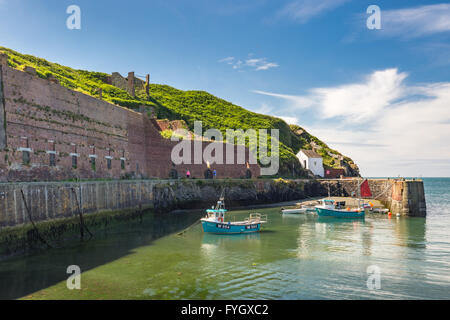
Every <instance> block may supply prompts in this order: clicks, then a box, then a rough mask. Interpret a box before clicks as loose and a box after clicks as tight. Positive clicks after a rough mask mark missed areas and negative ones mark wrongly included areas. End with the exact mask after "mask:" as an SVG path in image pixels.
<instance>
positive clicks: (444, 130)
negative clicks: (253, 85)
mask: <svg viewBox="0 0 450 320" xmlns="http://www.w3.org/2000/svg"><path fill="white" fill-rule="evenodd" d="M406 77H407V74H406V73H402V72H398V70H397V69H386V70H380V71H375V72H373V73H372V74H370V75H369V76H367V77H366V78H365V80H364V81H363V82H361V83H354V84H346V85H341V86H336V87H330V88H315V89H311V90H310V91H309V92H310V94H308V95H307V96H292V95H282V94H275V93H270V95H271V96H274V97H278V98H281V99H284V100H286V101H288V103H289V104H290V110H292V111H293V113H292V114H294V115H295V116H296V117H298V111H297V112H296V109H299V108H296V107H295V106H296V101H297V100H296V99H297V98H298V99H300V100H303V99H307V100H309V101H312V104H311V108H310V111H312V112H314V113H315V118H316V120H317V121H316V122H312V123H311V125H309V126H308V125H307V124H301V125H302V126H304V127H305V128H306V129H307V130H310V131H311V133H312V134H314V135H315V136H318V137H320V138H321V139H323V140H324V141H325V142H327V143H329V144H330V146H331V147H333V148H336V149H338V150H339V151H341V152H342V153H344V154H346V155H348V156H350V157H352V158H353V160H355V161H356V162H357V163H358V164H359V166H360V169H361V172H362V173H363V174H364V175H368V176H385V175H390V176H396V175H398V174H400V175H404V176H418V175H424V176H426V175H434V176H445V175H446V176H450V166H449V165H448V163H449V162H450V144H449V143H448V141H450V107H449V106H450V82H444V83H428V84H420V85H415V86H409V85H407V84H405V83H404V79H405V78H406ZM257 93H263V94H267V93H264V92H257ZM301 109H304V107H303V108H301ZM278 112H280V111H278ZM286 116H288V117H292V115H291V114H288V115H286Z"/></svg>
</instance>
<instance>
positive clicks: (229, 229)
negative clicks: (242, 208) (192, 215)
mask: <svg viewBox="0 0 450 320" xmlns="http://www.w3.org/2000/svg"><path fill="white" fill-rule="evenodd" d="M226 212H227V209H225V201H224V199H223V198H220V200H219V201H217V204H216V207H212V208H211V209H207V210H206V217H204V218H202V219H200V221H201V222H202V227H203V231H204V232H207V233H216V234H241V233H253V232H259V231H261V224H263V223H266V222H267V216H266V215H261V214H260V213H251V214H250V216H249V217H248V218H246V219H245V220H243V221H233V222H231V221H228V222H226V221H225V214H226Z"/></svg>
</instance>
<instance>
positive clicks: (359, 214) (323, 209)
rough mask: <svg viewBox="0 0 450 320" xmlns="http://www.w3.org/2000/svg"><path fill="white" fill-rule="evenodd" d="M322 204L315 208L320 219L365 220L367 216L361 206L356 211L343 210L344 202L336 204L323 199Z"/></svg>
mask: <svg viewBox="0 0 450 320" xmlns="http://www.w3.org/2000/svg"><path fill="white" fill-rule="evenodd" d="M320 202H321V204H320V205H317V206H315V208H316V212H317V215H318V216H319V217H335V218H364V216H365V209H364V208H363V207H361V206H360V207H358V208H356V209H350V208H346V209H342V208H343V207H344V206H345V202H344V201H342V202H338V203H336V202H335V201H334V200H332V199H322V200H320Z"/></svg>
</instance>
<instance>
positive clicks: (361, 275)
mask: <svg viewBox="0 0 450 320" xmlns="http://www.w3.org/2000/svg"><path fill="white" fill-rule="evenodd" d="M438 182H439V181H438ZM438 182H435V184H431V185H433V187H430V183H431V182H428V184H427V183H426V184H425V186H426V191H427V197H430V200H429V203H428V217H427V218H426V219H424V218H403V217H402V218H396V217H393V218H391V219H389V218H388V217H387V216H386V215H368V216H366V218H365V220H355V221H347V220H345V221H342V220H335V219H329V218H325V219H320V218H318V217H316V216H314V215H291V216H286V215H284V216H283V215H280V213H279V208H272V209H258V210H256V211H257V212H261V213H264V214H267V215H268V216H269V223H268V224H267V225H265V228H264V230H263V231H262V232H261V233H259V234H250V235H229V236H226V235H225V236H224V235H210V234H204V233H203V232H202V229H201V225H200V224H199V223H198V218H199V217H200V215H201V213H190V214H186V213H178V214H169V215H164V216H163V217H159V216H158V217H155V216H152V215H151V214H150V215H148V216H147V218H146V219H144V221H143V222H142V223H135V224H132V225H127V226H122V227H120V228H119V227H118V228H116V229H114V230H110V231H108V233H107V234H101V235H97V236H96V239H94V240H91V241H89V242H88V243H86V244H83V245H81V246H76V247H73V248H66V249H53V250H50V251H48V252H45V253H41V254H35V255H32V256H27V257H20V258H16V259H11V260H7V261H3V262H0V283H1V287H0V297H1V298H19V297H25V298H31V299H442V298H445V299H449V298H450V232H448V230H449V226H450V210H448V209H449V206H448V205H449V203H450V200H449V199H450V198H449V197H447V198H445V201H444V203H442V201H439V200H440V199H442V192H443V193H444V194H445V192H449V190H450V188H448V185H450V180H446V181H444V182H443V184H442V181H441V184H439V183H438ZM439 188H442V191H439V190H438V189H439ZM427 200H428V199H427ZM254 211H255V210H253V212H254ZM248 213H249V211H233V212H231V213H230V215H229V216H230V217H231V219H236V220H238V219H241V218H245V217H246V216H247V215H248ZM186 228H187V229H186ZM180 230H184V231H182V233H180ZM70 264H76V265H79V266H80V267H81V270H82V271H83V273H82V275H81V290H68V289H67V288H66V279H67V277H68V275H67V274H66V273H65V272H66V268H67V266H68V265H70ZM371 265H375V266H378V267H379V270H380V272H381V273H380V276H381V288H380V289H379V290H369V289H368V287H367V283H366V282H367V279H368V274H367V268H368V267H369V266H371Z"/></svg>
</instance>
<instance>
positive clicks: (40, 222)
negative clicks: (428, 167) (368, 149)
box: [0, 179, 426, 257]
mask: <svg viewBox="0 0 450 320" xmlns="http://www.w3.org/2000/svg"><path fill="white" fill-rule="evenodd" d="M361 182H362V180H361V179H359V180H358V179H333V180H306V179H305V180H283V179H275V180H272V179H214V180H210V179H173V180H162V179H143V180H108V181H106V180H103V181H101V180H97V181H84V182H57V181H55V182H17V183H1V184H0V257H2V256H5V255H7V256H8V255H11V254H16V253H21V252H24V251H28V250H29V249H33V248H35V247H36V246H37V247H42V246H46V242H47V241H46V240H45V239H52V241H60V240H61V239H63V238H65V237H67V235H70V236H71V237H72V238H75V239H79V238H80V233H81V238H82V237H83V235H82V234H83V233H82V232H81V230H84V225H85V226H86V228H89V227H90V226H101V227H106V226H108V225H110V224H111V223H112V222H113V221H115V220H119V221H124V220H126V221H128V220H136V219H142V215H143V214H148V213H149V212H154V213H161V214H164V213H166V212H169V211H171V210H175V209H202V210H203V209H204V208H208V207H210V206H211V205H214V204H215V202H216V201H217V199H218V198H219V197H220V196H221V195H222V194H224V195H225V199H226V203H227V206H228V207H229V208H233V207H238V206H239V207H240V206H251V205H258V204H268V203H277V202H285V201H292V200H301V199H306V198H313V197H324V196H327V195H328V194H330V195H331V196H351V195H352V194H355V192H356V190H357V188H358V186H359V184H360V183H361ZM369 185H370V188H371V190H372V193H373V197H374V198H376V199H377V200H380V201H382V202H383V203H384V204H385V205H386V207H387V208H389V209H390V210H391V211H392V213H393V214H397V213H400V214H401V215H405V216H419V217H424V216H425V215H426V205H425V196H424V189H423V182H422V181H418V180H398V179H397V180H394V179H371V180H369ZM146 209H152V210H146ZM88 232H89V231H88V229H86V230H85V231H84V235H85V236H87V233H88ZM94 233H95V232H94Z"/></svg>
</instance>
